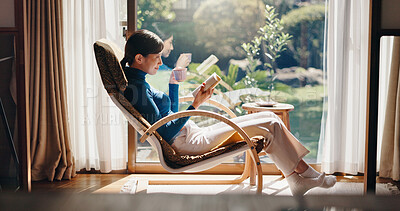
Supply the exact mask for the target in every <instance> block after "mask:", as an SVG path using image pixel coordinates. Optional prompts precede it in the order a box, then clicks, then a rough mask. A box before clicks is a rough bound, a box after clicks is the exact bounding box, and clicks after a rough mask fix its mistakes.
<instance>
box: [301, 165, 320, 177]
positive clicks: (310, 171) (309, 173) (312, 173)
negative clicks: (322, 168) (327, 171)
mask: <svg viewBox="0 0 400 211" xmlns="http://www.w3.org/2000/svg"><path fill="white" fill-rule="evenodd" d="M300 175H301V176H302V177H307V178H309V177H313V178H315V177H319V175H321V173H319V172H318V171H315V169H313V167H311V166H309V167H308V169H307V170H306V171H304V172H303V173H301V174H300Z"/></svg>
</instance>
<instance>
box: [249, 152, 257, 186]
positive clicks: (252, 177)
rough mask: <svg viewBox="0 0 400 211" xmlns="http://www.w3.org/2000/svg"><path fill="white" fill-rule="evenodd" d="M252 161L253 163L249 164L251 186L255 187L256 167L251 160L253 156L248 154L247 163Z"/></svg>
mask: <svg viewBox="0 0 400 211" xmlns="http://www.w3.org/2000/svg"><path fill="white" fill-rule="evenodd" d="M247 160H250V161H251V162H249V163H248V165H249V169H250V175H249V176H250V185H251V186H255V185H256V175H257V173H256V166H255V165H254V162H253V161H252V159H251V156H250V155H249V153H246V161H247Z"/></svg>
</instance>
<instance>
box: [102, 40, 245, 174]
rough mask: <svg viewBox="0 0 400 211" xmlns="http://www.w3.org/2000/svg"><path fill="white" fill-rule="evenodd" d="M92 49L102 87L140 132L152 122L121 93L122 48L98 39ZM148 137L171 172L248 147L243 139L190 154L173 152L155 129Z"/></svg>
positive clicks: (194, 167)
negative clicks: (203, 152)
mask: <svg viewBox="0 0 400 211" xmlns="http://www.w3.org/2000/svg"><path fill="white" fill-rule="evenodd" d="M94 51H95V56H96V61H97V65H98V67H99V71H100V75H101V79H102V82H103V85H104V88H105V89H106V90H107V92H108V94H109V95H110V97H111V99H112V101H113V102H114V103H115V104H116V106H117V107H118V108H119V109H120V110H121V111H122V113H123V114H124V116H125V117H126V118H127V119H128V121H129V123H130V124H131V125H132V126H133V127H134V128H135V130H137V131H138V132H139V133H140V134H141V135H143V133H144V132H145V131H146V130H147V129H148V128H149V127H150V126H151V125H150V123H149V122H148V121H147V120H146V119H145V118H144V117H143V116H142V115H141V114H140V113H139V112H138V111H137V110H136V109H135V108H134V107H133V106H132V104H131V103H130V102H129V101H128V100H127V99H126V98H125V97H124V96H123V95H122V94H121V93H123V91H125V89H126V87H127V84H128V83H127V80H126V77H125V74H124V72H123V70H122V67H121V65H120V62H119V61H120V60H122V57H123V53H122V51H121V50H120V49H119V48H118V46H116V45H115V44H114V43H112V42H111V41H109V40H106V39H101V40H99V41H97V42H96V43H95V44H94ZM147 141H148V142H149V143H150V144H151V145H152V146H153V147H154V148H155V149H156V150H157V152H158V156H159V159H160V162H161V164H162V166H163V167H164V168H165V169H166V170H167V171H169V172H173V173H179V172H184V171H185V172H198V171H202V170H206V169H209V168H211V167H213V166H215V165H217V164H219V163H221V161H222V160H225V159H227V158H230V157H232V156H234V155H236V154H238V153H241V152H243V151H244V150H246V149H247V147H246V143H245V142H244V141H243V142H238V143H236V144H232V145H229V146H225V147H221V148H218V149H215V150H213V151H211V152H207V153H205V154H203V155H198V156H189V155H179V154H178V153H176V152H175V150H174V149H173V148H172V147H171V145H169V144H168V143H167V142H166V141H165V140H164V139H163V138H162V137H161V136H160V135H159V134H158V133H157V132H154V136H150V137H149V138H148V139H147Z"/></svg>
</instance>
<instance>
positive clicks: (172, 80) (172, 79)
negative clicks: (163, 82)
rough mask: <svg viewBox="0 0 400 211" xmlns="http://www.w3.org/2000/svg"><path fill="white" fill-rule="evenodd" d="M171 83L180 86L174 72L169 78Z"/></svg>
mask: <svg viewBox="0 0 400 211" xmlns="http://www.w3.org/2000/svg"><path fill="white" fill-rule="evenodd" d="M169 83H170V84H179V82H178V81H177V80H176V79H175V74H174V71H173V70H172V71H171V75H170V76H169Z"/></svg>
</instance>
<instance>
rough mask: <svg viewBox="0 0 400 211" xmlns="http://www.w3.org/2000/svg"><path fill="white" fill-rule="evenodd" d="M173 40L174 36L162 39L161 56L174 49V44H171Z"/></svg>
mask: <svg viewBox="0 0 400 211" xmlns="http://www.w3.org/2000/svg"><path fill="white" fill-rule="evenodd" d="M173 40H174V36H171V37H170V38H168V39H166V40H164V49H163V50H162V51H161V53H162V56H163V57H165V58H166V57H168V56H169V54H170V53H171V51H172V50H174V46H173V45H172V41H173Z"/></svg>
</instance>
